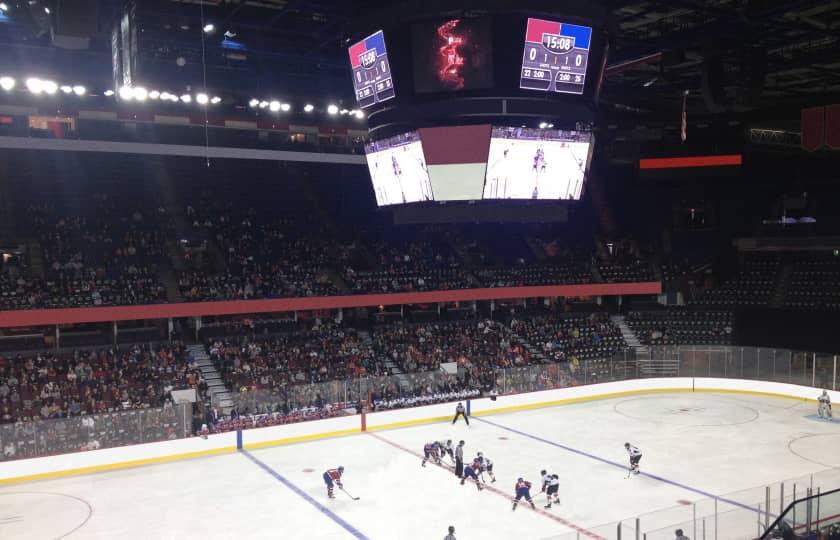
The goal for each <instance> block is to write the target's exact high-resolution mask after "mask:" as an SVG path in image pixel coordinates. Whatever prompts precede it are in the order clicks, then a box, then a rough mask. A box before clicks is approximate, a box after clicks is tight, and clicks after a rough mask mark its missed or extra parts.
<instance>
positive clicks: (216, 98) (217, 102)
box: [210, 96, 222, 105]
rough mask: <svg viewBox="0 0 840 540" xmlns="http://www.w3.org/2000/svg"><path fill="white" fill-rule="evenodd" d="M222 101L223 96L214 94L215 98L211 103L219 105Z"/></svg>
mask: <svg viewBox="0 0 840 540" xmlns="http://www.w3.org/2000/svg"><path fill="white" fill-rule="evenodd" d="M221 102H222V98H220V97H219V96H213V99H211V100H210V103H212V104H213V105H218V104H219V103H221Z"/></svg>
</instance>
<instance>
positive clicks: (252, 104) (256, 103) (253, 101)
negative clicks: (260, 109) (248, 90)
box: [248, 98, 260, 109]
mask: <svg viewBox="0 0 840 540" xmlns="http://www.w3.org/2000/svg"><path fill="white" fill-rule="evenodd" d="M259 104H260V100H258V99H256V98H254V99H252V100H251V101H249V102H248V106H249V107H251V108H252V109H254V108H256V107H257V105H259Z"/></svg>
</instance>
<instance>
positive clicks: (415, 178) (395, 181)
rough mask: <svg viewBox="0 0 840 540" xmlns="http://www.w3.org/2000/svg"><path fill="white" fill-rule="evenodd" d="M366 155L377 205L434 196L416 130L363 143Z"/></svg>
mask: <svg viewBox="0 0 840 540" xmlns="http://www.w3.org/2000/svg"><path fill="white" fill-rule="evenodd" d="M365 154H366V157H367V164H368V170H369V171H370V178H371V181H372V182H373V192H374V194H375V195H376V204H377V205H378V206H388V205H392V204H406V203H413V202H422V201H431V200H433V199H434V195H433V193H432V184H431V182H430V181H429V171H428V169H427V167H426V158H425V156H424V155H423V145H422V144H421V143H420V134H419V133H418V132H417V131H409V132H408V133H402V134H400V135H396V136H394V137H389V138H387V139H382V140H378V141H374V142H371V143H369V144H366V145H365Z"/></svg>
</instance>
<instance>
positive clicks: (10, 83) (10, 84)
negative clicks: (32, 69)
mask: <svg viewBox="0 0 840 540" xmlns="http://www.w3.org/2000/svg"><path fill="white" fill-rule="evenodd" d="M14 87H15V80H14V79H13V78H11V77H0V88H2V89H3V90H5V91H6V92H10V91H11V90H12V88H14Z"/></svg>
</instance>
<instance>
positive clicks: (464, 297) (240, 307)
mask: <svg viewBox="0 0 840 540" xmlns="http://www.w3.org/2000/svg"><path fill="white" fill-rule="evenodd" d="M661 292H662V284H661V283H660V282H658V281H656V282H648V283H602V284H593V285H547V286H540V287H500V288H497V289H487V288H485V289H457V290H452V291H430V292H416V293H400V294H365V295H356V296H320V297H310V298H277V299H270V300H224V301H220V302H194V303H190V302H183V303H177V304H152V305H145V306H114V307H90V308H66V309H30V310H16V311H0V328H12V327H17V326H46V325H54V324H77V323H93V322H108V321H131V320H152V319H167V318H169V317H173V318H174V317H197V316H203V315H244V314H250V313H276V312H284V311H310V310H318V309H337V308H353V307H371V306H380V305H384V306H391V305H399V304H427V303H435V302H469V301H472V300H508V299H516V298H543V297H549V298H551V297H556V296H559V297H577V296H619V295H630V294H660V293H661Z"/></svg>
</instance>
